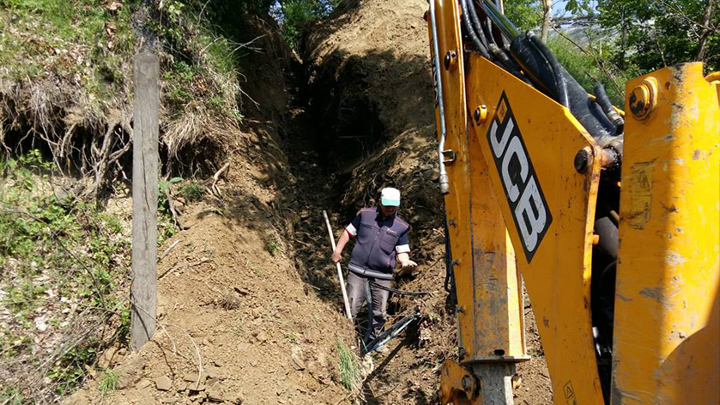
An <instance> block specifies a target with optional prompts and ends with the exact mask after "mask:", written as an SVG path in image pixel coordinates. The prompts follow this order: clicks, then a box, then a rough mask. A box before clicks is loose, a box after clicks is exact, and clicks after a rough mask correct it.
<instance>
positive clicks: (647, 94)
mask: <svg viewBox="0 0 720 405" xmlns="http://www.w3.org/2000/svg"><path fill="white" fill-rule="evenodd" d="M656 94H657V81H656V80H655V79H654V78H648V79H645V80H643V82H642V83H640V85H638V86H635V88H634V89H632V92H630V97H629V99H628V104H629V105H630V111H631V112H632V113H633V116H634V117H635V118H637V119H638V120H643V119H645V118H647V116H648V115H649V114H650V111H652V109H653V108H655V98H656Z"/></svg>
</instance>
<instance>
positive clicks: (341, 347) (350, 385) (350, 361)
mask: <svg viewBox="0 0 720 405" xmlns="http://www.w3.org/2000/svg"><path fill="white" fill-rule="evenodd" d="M335 343H336V345H337V349H338V356H339V357H340V364H339V368H340V377H341V379H342V384H343V385H344V386H345V388H347V389H348V390H350V391H352V390H354V389H355V388H356V387H357V384H358V382H360V379H361V377H360V366H359V365H358V359H357V357H356V356H355V354H354V353H353V352H352V351H350V349H349V348H348V347H347V346H345V344H344V343H343V342H342V341H341V340H340V338H336V339H335Z"/></svg>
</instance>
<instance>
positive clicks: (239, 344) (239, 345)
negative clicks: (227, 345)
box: [237, 343, 250, 352]
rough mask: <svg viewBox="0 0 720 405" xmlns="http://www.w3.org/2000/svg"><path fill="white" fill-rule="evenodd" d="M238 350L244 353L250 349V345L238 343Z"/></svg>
mask: <svg viewBox="0 0 720 405" xmlns="http://www.w3.org/2000/svg"><path fill="white" fill-rule="evenodd" d="M237 348H238V350H240V351H241V352H244V351H246V350H247V349H249V348H250V343H238V345H237Z"/></svg>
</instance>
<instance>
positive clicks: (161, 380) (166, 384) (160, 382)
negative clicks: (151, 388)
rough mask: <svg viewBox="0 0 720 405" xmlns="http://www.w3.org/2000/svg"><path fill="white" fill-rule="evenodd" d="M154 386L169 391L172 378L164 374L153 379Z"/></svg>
mask: <svg viewBox="0 0 720 405" xmlns="http://www.w3.org/2000/svg"><path fill="white" fill-rule="evenodd" d="M155 387H156V388H157V389H158V390H160V391H169V390H170V387H172V380H171V379H170V377H168V376H166V375H164V376H162V377H158V378H156V379H155Z"/></svg>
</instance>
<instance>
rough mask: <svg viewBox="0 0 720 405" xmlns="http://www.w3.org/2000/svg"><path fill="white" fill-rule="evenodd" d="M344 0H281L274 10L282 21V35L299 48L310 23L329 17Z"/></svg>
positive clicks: (289, 43)
mask: <svg viewBox="0 0 720 405" xmlns="http://www.w3.org/2000/svg"><path fill="white" fill-rule="evenodd" d="M341 2H342V0H281V1H278V2H277V3H278V5H279V8H278V9H275V10H274V14H275V18H276V19H277V20H278V21H280V23H281V27H282V31H281V32H282V35H283V38H285V41H286V42H287V43H288V45H290V47H291V48H293V49H295V50H297V49H298V46H299V41H300V38H301V37H302V35H303V34H304V33H305V32H306V31H307V29H308V28H309V27H310V25H311V24H312V23H313V22H315V21H317V20H319V19H321V18H324V17H327V16H328V15H329V14H330V12H331V11H332V10H334V9H335V8H336V7H337V6H338V5H339V4H340V3H341Z"/></svg>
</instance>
